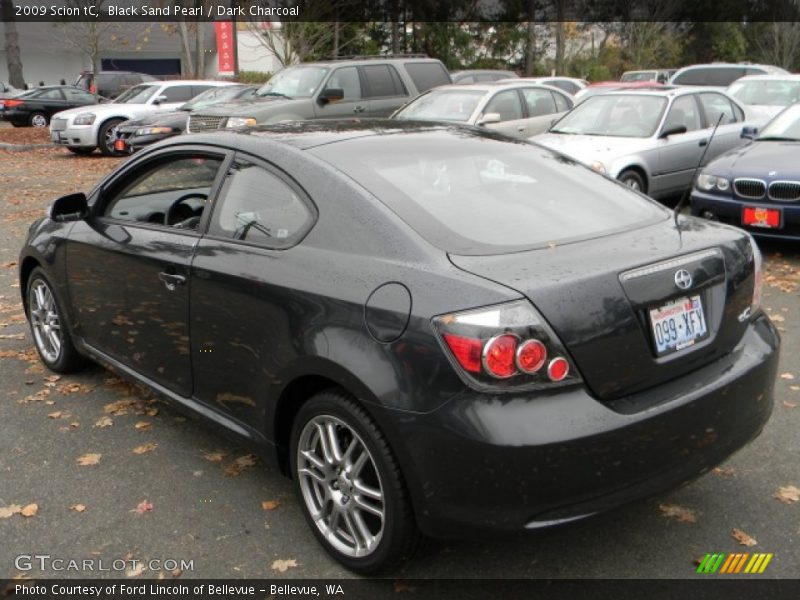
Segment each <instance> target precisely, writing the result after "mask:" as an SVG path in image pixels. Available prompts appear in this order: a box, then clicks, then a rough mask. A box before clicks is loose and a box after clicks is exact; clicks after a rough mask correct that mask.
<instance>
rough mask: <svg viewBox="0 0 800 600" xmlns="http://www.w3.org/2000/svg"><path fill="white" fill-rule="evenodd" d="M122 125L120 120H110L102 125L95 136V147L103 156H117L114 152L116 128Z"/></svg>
mask: <svg viewBox="0 0 800 600" xmlns="http://www.w3.org/2000/svg"><path fill="white" fill-rule="evenodd" d="M120 123H122V119H111V120H109V121H106V122H105V123H103V125H102V127H100V131H99V133H98V135H97V146H98V148H100V152H101V153H102V154H103V156H119V155H120V154H119V153H118V152H117V151H116V150H114V142H115V141H117V127H118V126H119V124H120Z"/></svg>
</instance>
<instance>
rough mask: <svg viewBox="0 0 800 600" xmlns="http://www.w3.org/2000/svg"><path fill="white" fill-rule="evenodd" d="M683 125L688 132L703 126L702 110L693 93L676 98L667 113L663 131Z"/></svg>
mask: <svg viewBox="0 0 800 600" xmlns="http://www.w3.org/2000/svg"><path fill="white" fill-rule="evenodd" d="M681 126H683V127H686V131H687V132H688V131H697V130H698V129H700V128H701V127H702V123H701V121H700V111H699V110H698V108H697V102H695V99H694V97H693V95H689V96H681V97H680V98H676V99H675V102H673V103H672V106H671V107H670V109H669V113H667V119H666V120H665V121H664V127H663V129H662V131H666V130H668V129H672V128H674V127H681Z"/></svg>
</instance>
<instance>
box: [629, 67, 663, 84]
mask: <svg viewBox="0 0 800 600" xmlns="http://www.w3.org/2000/svg"><path fill="white" fill-rule="evenodd" d="M676 71H677V69H648V70H644V71H625V72H624V73H623V74H622V77H620V78H619V80H620V81H622V82H624V83H628V82H633V81H655V82H657V83H667V81H669V78H670V77H672V76H673V75H674V74H675V72H676Z"/></svg>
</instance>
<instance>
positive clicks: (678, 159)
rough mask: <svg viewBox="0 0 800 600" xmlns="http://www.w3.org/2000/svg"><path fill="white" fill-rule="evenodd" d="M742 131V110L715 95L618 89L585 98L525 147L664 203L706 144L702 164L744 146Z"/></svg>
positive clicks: (682, 186) (683, 184)
mask: <svg viewBox="0 0 800 600" xmlns="http://www.w3.org/2000/svg"><path fill="white" fill-rule="evenodd" d="M720 116H721V120H720ZM718 120H719V127H718V128H717V132H716V134H715V135H714V138H713V140H712V139H711V132H712V130H713V128H714V126H715V125H716V124H717V121H718ZM744 125H746V123H745V113H744V110H743V109H742V107H741V106H740V105H739V103H738V102H736V101H735V100H733V99H732V98H731V97H730V96H728V95H726V94H725V93H723V92H720V91H719V90H715V89H703V88H675V89H665V90H648V91H619V92H609V93H606V94H602V95H599V96H593V97H590V98H588V99H586V100H585V101H584V102H582V103H580V104H578V105H577V106H576V107H575V108H574V109H573V110H572V111H570V112H569V113H567V114H566V115H565V116H564V117H563V118H562V119H561V120H560V121H558V123H556V124H555V125H553V127H551V128H550V131H549V132H547V133H545V134H543V135H538V136H534V137H532V139H531V141H534V142H536V143H539V144H542V145H543V146H547V147H548V148H550V149H552V150H556V151H557V152H560V153H562V154H565V155H567V156H569V157H571V158H574V159H575V160H577V161H579V162H582V163H584V164H586V165H588V166H589V167H591V168H592V169H594V170H595V171H598V172H600V173H605V174H606V175H608V176H610V177H614V178H616V179H619V180H620V181H622V182H623V183H625V184H626V185H629V186H630V187H632V188H634V189H636V190H639V191H642V192H644V193H646V194H649V195H650V196H652V197H653V198H665V197H668V196H673V195H676V194H680V193H681V192H683V191H684V190H686V189H687V188H688V187H689V186H690V185H691V183H692V175H693V173H694V170H695V168H696V167H697V165H698V164H699V162H700V158H701V156H702V155H703V151H704V150H706V147H707V146H708V148H707V151H706V154H705V158H704V159H703V164H706V163H708V162H709V161H710V160H712V159H713V158H714V157H716V156H719V155H720V154H722V153H723V152H727V151H728V150H730V149H732V148H735V147H736V146H740V145H742V144H743V143H745V142H746V141H747V140H745V139H742V138H741V130H742V127H743V126H744ZM709 143H710V146H709Z"/></svg>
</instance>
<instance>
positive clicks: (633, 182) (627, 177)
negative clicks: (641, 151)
mask: <svg viewBox="0 0 800 600" xmlns="http://www.w3.org/2000/svg"><path fill="white" fill-rule="evenodd" d="M617 179H619V181H620V183H622V184H624V185H627V186H628V187H629V188H631V189H632V190H636V191H637V192H642V193H643V194H646V193H647V186H646V185H645V183H644V179H643V178H642V176H641V175H640V174H639V173H637V172H636V171H634V170H632V169H629V170H627V171H623V172H622V173H620V174H619V177H618V178H617Z"/></svg>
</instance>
